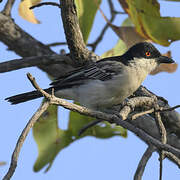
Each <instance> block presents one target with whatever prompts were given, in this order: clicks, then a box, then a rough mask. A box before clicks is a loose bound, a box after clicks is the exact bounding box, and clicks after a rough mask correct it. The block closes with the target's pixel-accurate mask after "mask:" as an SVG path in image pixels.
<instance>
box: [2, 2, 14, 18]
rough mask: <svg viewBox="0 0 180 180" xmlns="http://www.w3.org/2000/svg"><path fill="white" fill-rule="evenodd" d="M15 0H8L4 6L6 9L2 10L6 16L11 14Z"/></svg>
mask: <svg viewBox="0 0 180 180" xmlns="http://www.w3.org/2000/svg"><path fill="white" fill-rule="evenodd" d="M14 2H15V0H8V1H7V3H6V4H5V6H4V9H3V10H2V13H3V14H4V15H6V16H11V9H12V7H13V4H14Z"/></svg>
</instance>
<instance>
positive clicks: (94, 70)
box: [50, 56, 124, 89]
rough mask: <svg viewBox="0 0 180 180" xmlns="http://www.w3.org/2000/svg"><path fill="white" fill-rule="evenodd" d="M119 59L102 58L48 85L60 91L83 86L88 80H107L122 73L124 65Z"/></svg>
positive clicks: (117, 57)
mask: <svg viewBox="0 0 180 180" xmlns="http://www.w3.org/2000/svg"><path fill="white" fill-rule="evenodd" d="M120 57H121V56H115V57H110V58H104V59H102V60H99V61H97V62H94V63H92V64H90V65H88V66H83V67H80V68H78V69H76V70H75V71H72V72H70V73H68V74H67V75H65V76H61V77H59V78H58V79H57V80H56V81H54V82H52V83H51V84H50V85H52V86H53V87H59V88H60V89H61V88H69V87H72V86H74V85H80V84H84V83H85V82H87V80H90V79H99V80H101V81H106V80H109V79H111V78H112V77H113V75H116V74H119V73H120V72H121V71H122V66H124V64H123V63H122V62H120Z"/></svg>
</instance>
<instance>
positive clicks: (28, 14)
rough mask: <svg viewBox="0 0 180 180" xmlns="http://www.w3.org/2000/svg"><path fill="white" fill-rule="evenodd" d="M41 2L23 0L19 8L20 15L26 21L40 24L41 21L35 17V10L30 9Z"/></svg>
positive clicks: (38, 0)
mask: <svg viewBox="0 0 180 180" xmlns="http://www.w3.org/2000/svg"><path fill="white" fill-rule="evenodd" d="M39 2H41V0H22V1H21V3H20V4H19V8H18V12H19V15H20V16H21V17H22V18H23V19H25V20H26V21H29V22H31V23H34V24H39V23H40V21H39V20H37V19H36V17H35V16H34V13H33V10H30V9H29V8H30V7H31V6H34V5H36V4H38V3H39Z"/></svg>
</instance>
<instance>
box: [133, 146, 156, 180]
mask: <svg viewBox="0 0 180 180" xmlns="http://www.w3.org/2000/svg"><path fill="white" fill-rule="evenodd" d="M155 150H156V148H155V147H154V146H152V145H149V146H148V148H147V149H146V151H145V152H144V154H143V156H142V158H141V160H140V161H139V164H138V167H137V169H136V172H135V175H134V180H141V179H142V176H143V173H144V169H145V167H146V164H147V162H148V160H149V159H150V157H151V155H152V153H153V152H154V151H155Z"/></svg>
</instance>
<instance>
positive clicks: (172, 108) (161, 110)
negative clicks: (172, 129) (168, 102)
mask: <svg viewBox="0 0 180 180" xmlns="http://www.w3.org/2000/svg"><path fill="white" fill-rule="evenodd" d="M177 108H180V105H177V106H174V107H171V108H162V107H160V108H159V110H157V111H158V112H164V111H173V110H175V109H177Z"/></svg>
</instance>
